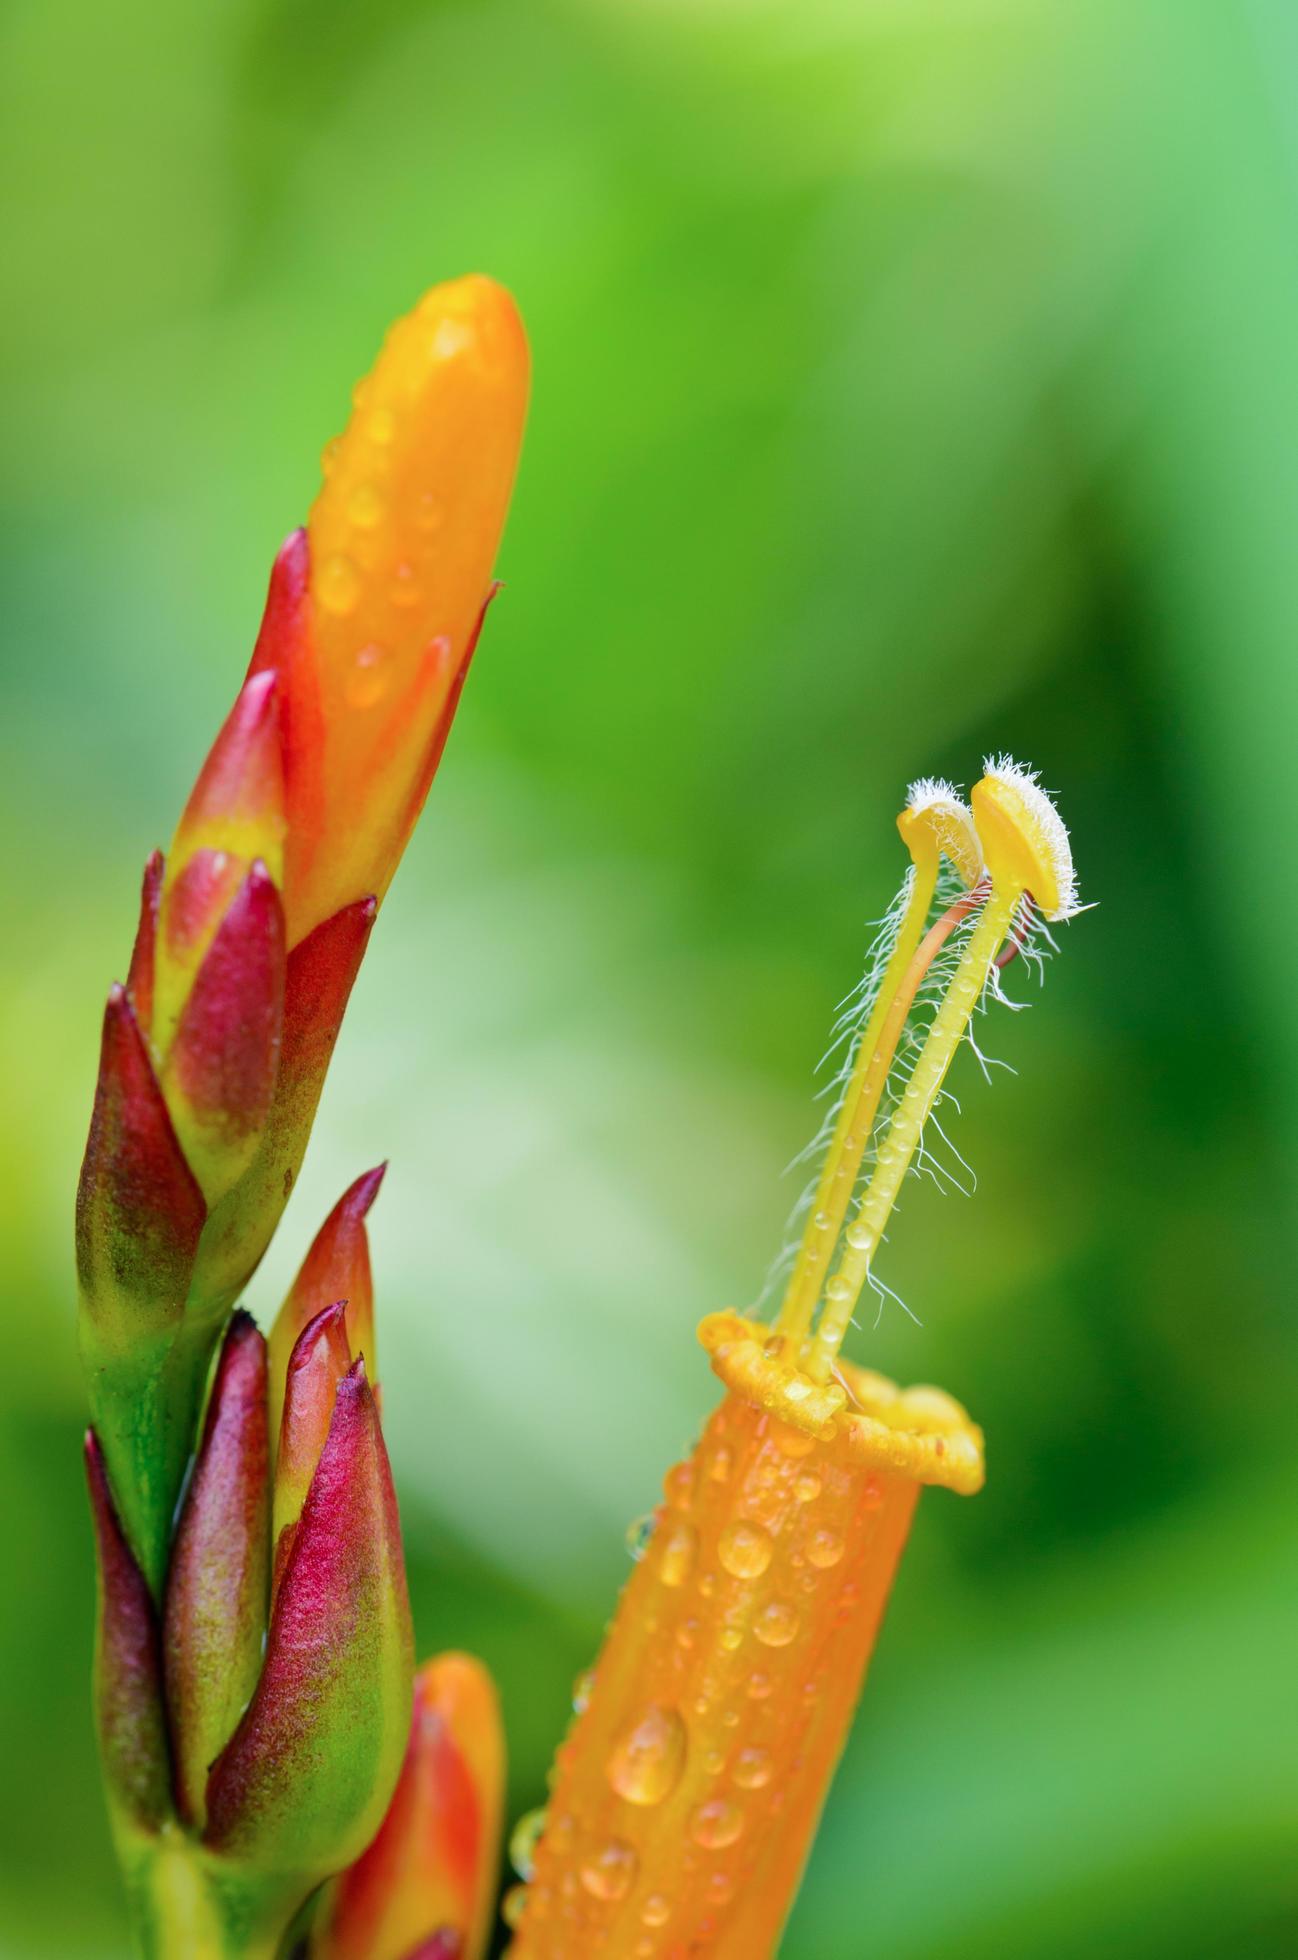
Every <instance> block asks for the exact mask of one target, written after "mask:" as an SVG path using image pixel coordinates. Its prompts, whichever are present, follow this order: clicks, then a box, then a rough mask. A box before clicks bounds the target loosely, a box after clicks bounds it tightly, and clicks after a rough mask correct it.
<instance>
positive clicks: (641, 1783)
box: [606, 1702, 686, 1806]
mask: <svg viewBox="0 0 1298 1960" xmlns="http://www.w3.org/2000/svg"><path fill="white" fill-rule="evenodd" d="M685 1749H686V1735H685V1724H684V1722H683V1721H682V1720H681V1718H680V1715H679V1713H678V1712H677V1710H676V1709H674V1708H664V1707H662V1706H660V1705H659V1704H658V1703H656V1702H655V1703H652V1704H651V1705H650V1706H649V1707H648V1708H646V1709H645V1711H644V1713H643V1714H642V1715H640V1716H638V1717H637V1719H636V1720H635V1721H633V1722H631V1723H629V1724H628V1726H627V1727H626V1728H625V1729H623V1731H622V1733H621V1735H620V1736H619V1737H618V1739H617V1741H616V1742H615V1743H614V1745H613V1753H612V1755H611V1756H610V1757H609V1759H608V1765H607V1770H606V1774H607V1776H608V1780H609V1785H610V1787H611V1789H612V1790H613V1791H614V1792H615V1793H616V1794H617V1795H618V1796H619V1797H623V1798H625V1800H626V1801H627V1803H634V1804H643V1805H646V1806H648V1805H651V1804H657V1803H661V1802H662V1801H663V1799H664V1797H668V1796H670V1795H671V1793H672V1791H673V1790H674V1789H675V1788H676V1785H677V1784H678V1783H679V1782H680V1778H681V1771H682V1770H683V1769H684V1767H685Z"/></svg>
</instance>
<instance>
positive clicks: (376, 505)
mask: <svg viewBox="0 0 1298 1960" xmlns="http://www.w3.org/2000/svg"><path fill="white" fill-rule="evenodd" d="M347 515H348V517H350V518H351V521H352V523H353V524H355V525H356V527H357V529H358V530H361V531H373V530H375V529H376V528H377V526H378V524H379V521H380V519H381V518H382V516H383V499H382V498H381V497H380V495H379V493H378V491H377V490H376V489H375V488H374V486H373V485H372V484H370V483H362V484H361V485H360V486H359V487H358V488H357V489H355V490H353V491H352V494H351V496H350V497H349V498H348V499H347Z"/></svg>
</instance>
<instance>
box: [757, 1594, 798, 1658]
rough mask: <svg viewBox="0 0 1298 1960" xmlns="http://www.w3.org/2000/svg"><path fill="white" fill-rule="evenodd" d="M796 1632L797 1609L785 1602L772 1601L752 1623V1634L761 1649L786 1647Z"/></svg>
mask: <svg viewBox="0 0 1298 1960" xmlns="http://www.w3.org/2000/svg"><path fill="white" fill-rule="evenodd" d="M797 1631H798V1609H797V1607H796V1606H790V1605H789V1603H788V1601H787V1600H784V1599H772V1600H770V1601H769V1602H768V1604H767V1605H765V1606H763V1608H762V1610H761V1612H760V1613H759V1614H758V1615H757V1618H756V1619H755V1620H754V1621H753V1632H754V1633H755V1634H756V1635H757V1638H758V1639H759V1640H760V1641H761V1643H762V1645H763V1647H787V1646H788V1644H789V1642H790V1641H791V1640H792V1639H794V1638H795V1637H796V1635H797Z"/></svg>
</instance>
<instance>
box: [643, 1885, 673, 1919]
mask: <svg viewBox="0 0 1298 1960" xmlns="http://www.w3.org/2000/svg"><path fill="white" fill-rule="evenodd" d="M671 1916H672V1905H671V1900H670V1899H667V1898H664V1897H663V1894H662V1893H661V1892H651V1893H650V1894H649V1897H648V1898H647V1899H646V1900H645V1902H644V1904H643V1905H642V1906H641V1908H640V1917H641V1919H643V1921H644V1923H645V1925H646V1926H665V1925H666V1924H667V1921H668V1920H669V1919H670V1918H671Z"/></svg>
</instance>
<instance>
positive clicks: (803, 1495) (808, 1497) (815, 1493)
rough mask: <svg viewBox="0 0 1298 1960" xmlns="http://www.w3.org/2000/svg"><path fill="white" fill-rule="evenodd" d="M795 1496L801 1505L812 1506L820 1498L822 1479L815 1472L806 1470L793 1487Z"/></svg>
mask: <svg viewBox="0 0 1298 1960" xmlns="http://www.w3.org/2000/svg"><path fill="white" fill-rule="evenodd" d="M793 1495H794V1496H795V1497H796V1498H797V1500H798V1502H799V1504H811V1503H814V1501H815V1499H816V1498H818V1497H819V1496H820V1478H819V1477H818V1476H817V1475H816V1473H815V1471H814V1470H806V1471H804V1472H803V1474H802V1476H800V1477H799V1478H798V1481H797V1482H796V1483H795V1484H794V1486H793Z"/></svg>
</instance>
